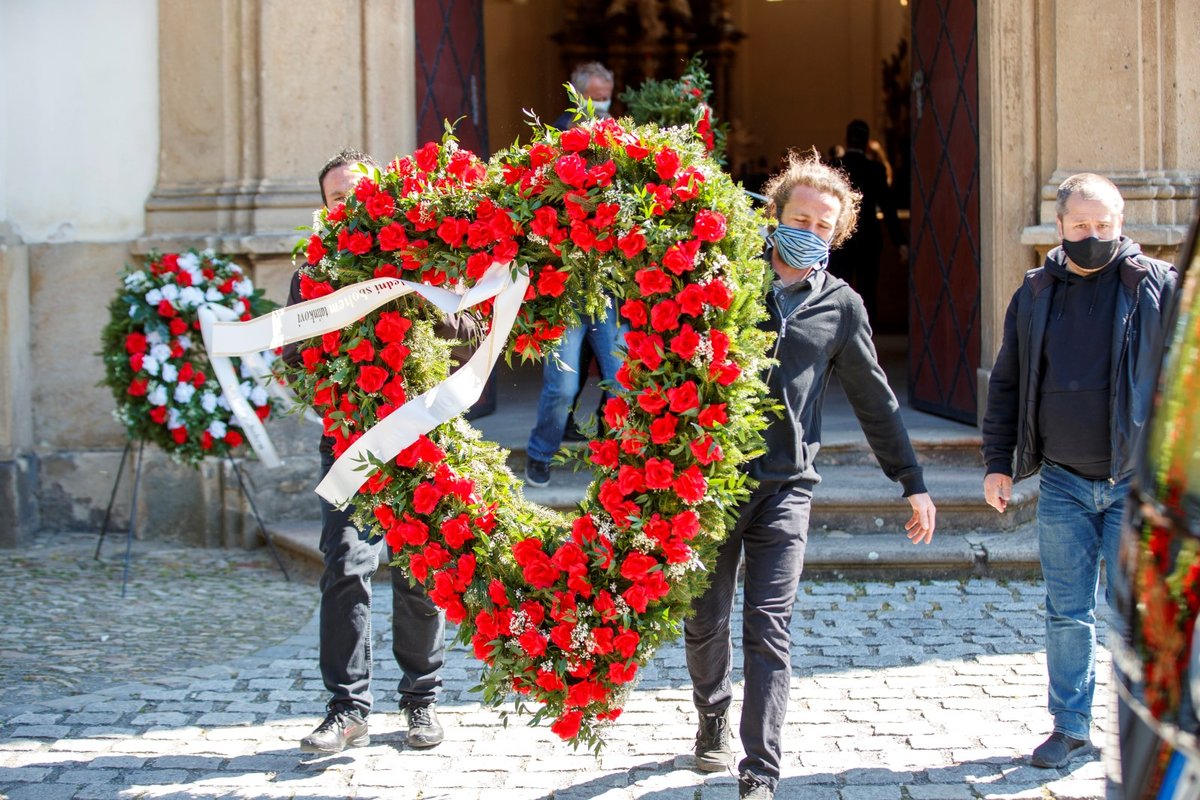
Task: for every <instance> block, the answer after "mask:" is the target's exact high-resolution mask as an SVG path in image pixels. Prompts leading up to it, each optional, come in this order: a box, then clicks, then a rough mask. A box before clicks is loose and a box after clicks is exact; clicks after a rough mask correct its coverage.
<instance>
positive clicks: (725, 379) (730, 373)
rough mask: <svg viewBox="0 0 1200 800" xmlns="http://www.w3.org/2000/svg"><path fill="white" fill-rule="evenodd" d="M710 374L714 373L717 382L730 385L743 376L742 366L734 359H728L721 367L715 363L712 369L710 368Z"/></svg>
mask: <svg viewBox="0 0 1200 800" xmlns="http://www.w3.org/2000/svg"><path fill="white" fill-rule="evenodd" d="M709 374H711V375H713V377H714V378H715V379H716V381H717V383H719V384H721V385H722V386H728V385H729V384H731V383H733V382H734V381H736V380H737V379H738V378H739V377H741V374H742V368H741V367H739V366H738V365H737V364H736V363H735V362H733V361H726V362H725V363H724V364H721V365H720V366H719V367H718V366H717V365H716V364H713V366H712V369H710V370H709Z"/></svg>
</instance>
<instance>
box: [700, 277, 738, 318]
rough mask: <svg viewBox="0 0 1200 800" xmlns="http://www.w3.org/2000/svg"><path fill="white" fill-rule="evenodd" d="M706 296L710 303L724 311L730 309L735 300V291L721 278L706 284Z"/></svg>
mask: <svg viewBox="0 0 1200 800" xmlns="http://www.w3.org/2000/svg"><path fill="white" fill-rule="evenodd" d="M704 297H705V299H706V300H708V304H709V305H711V306H715V307H716V308H719V309H721V310H722V311H725V310H726V309H728V308H729V304H730V303H732V302H733V293H732V292H730V291H729V287H728V286H726V285H725V284H724V283H722V282H721V281H720V280H719V279H717V280H711V281H709V282H708V283H706V284H704Z"/></svg>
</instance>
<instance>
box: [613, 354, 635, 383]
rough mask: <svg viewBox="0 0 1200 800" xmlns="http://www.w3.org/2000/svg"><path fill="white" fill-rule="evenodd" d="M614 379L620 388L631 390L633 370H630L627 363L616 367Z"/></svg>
mask: <svg viewBox="0 0 1200 800" xmlns="http://www.w3.org/2000/svg"><path fill="white" fill-rule="evenodd" d="M614 377H615V378H616V381H617V383H618V384H620V385H621V388H623V389H632V388H633V370H632V369H631V368H630V366H629V362H628V361H626V362H625V363H624V364H622V365H621V366H619V367H617V374H616V375H615V376H614Z"/></svg>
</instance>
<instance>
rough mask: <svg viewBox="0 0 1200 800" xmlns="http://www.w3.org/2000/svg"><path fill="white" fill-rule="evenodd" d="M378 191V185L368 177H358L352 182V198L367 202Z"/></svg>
mask: <svg viewBox="0 0 1200 800" xmlns="http://www.w3.org/2000/svg"><path fill="white" fill-rule="evenodd" d="M378 192H379V187H378V186H377V185H376V184H375V181H373V180H371V179H370V178H359V179H358V180H357V181H356V182H355V184H354V199H355V200H357V201H358V202H360V203H368V202H370V200H371V198H372V197H374V196H375V195H376V193H378Z"/></svg>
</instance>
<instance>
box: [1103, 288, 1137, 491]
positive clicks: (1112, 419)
mask: <svg viewBox="0 0 1200 800" xmlns="http://www.w3.org/2000/svg"><path fill="white" fill-rule="evenodd" d="M1141 299H1142V293H1141V284H1140V283H1139V284H1138V288H1137V289H1136V290H1135V291H1134V293H1133V305H1132V306H1131V307H1130V308H1129V315H1128V316H1127V317H1125V324H1124V331H1123V333H1122V335H1121V352H1120V354H1119V355H1118V357H1117V365H1116V366H1117V368H1116V369H1115V370H1113V382H1112V387H1111V388H1110V390H1109V404H1110V405H1112V406H1115V405H1116V402H1115V401H1116V399H1117V396H1116V395H1117V383H1118V381H1120V380H1121V362H1123V361H1124V360H1125V354H1126V353H1128V352H1129V332H1130V330H1131V329H1132V327H1133V318H1134V317H1135V316H1136V315H1137V310H1138V304H1139V303H1140V302H1141ZM1109 425H1111V426H1112V428H1111V429H1110V430H1109V434H1108V435H1109V442H1110V444H1109V447H1110V448H1111V449H1112V453H1113V455H1112V463H1111V464H1110V465H1109V467H1108V483H1109V485H1110V486H1115V485H1116V483H1117V457H1118V456H1117V424H1116V415H1115V414H1114V413H1113V412H1112V411H1111V410H1110V411H1109Z"/></svg>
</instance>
